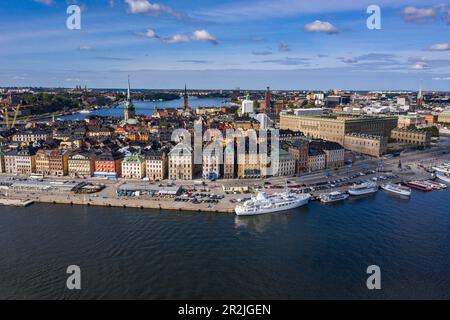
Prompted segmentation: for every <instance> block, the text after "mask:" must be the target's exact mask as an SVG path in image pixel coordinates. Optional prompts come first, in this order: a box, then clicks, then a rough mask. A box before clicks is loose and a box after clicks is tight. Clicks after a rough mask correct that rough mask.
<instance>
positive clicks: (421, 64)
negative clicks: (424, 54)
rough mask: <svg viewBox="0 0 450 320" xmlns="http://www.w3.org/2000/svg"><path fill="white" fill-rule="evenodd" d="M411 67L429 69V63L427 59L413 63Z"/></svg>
mask: <svg viewBox="0 0 450 320" xmlns="http://www.w3.org/2000/svg"><path fill="white" fill-rule="evenodd" d="M410 68H411V69H414V70H423V69H427V68H428V63H426V62H425V61H416V62H415V63H414V64H413V65H411V67H410Z"/></svg>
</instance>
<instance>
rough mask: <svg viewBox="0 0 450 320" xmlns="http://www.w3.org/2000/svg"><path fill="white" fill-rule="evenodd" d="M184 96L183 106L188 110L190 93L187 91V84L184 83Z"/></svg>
mask: <svg viewBox="0 0 450 320" xmlns="http://www.w3.org/2000/svg"><path fill="white" fill-rule="evenodd" d="M183 98H184V103H183V108H184V109H185V110H187V109H189V96H188V93H187V84H184V95H183Z"/></svg>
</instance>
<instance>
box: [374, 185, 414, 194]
mask: <svg viewBox="0 0 450 320" xmlns="http://www.w3.org/2000/svg"><path fill="white" fill-rule="evenodd" d="M381 188H382V189H383V190H385V191H388V192H391V193H395V194H398V195H401V196H406V197H409V196H411V188H408V187H405V186H402V185H401V184H393V183H386V184H382V185H381Z"/></svg>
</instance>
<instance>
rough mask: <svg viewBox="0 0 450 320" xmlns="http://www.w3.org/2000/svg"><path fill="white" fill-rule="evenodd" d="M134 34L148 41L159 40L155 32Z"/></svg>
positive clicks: (148, 31)
mask: <svg viewBox="0 0 450 320" xmlns="http://www.w3.org/2000/svg"><path fill="white" fill-rule="evenodd" d="M136 34H137V35H139V36H142V37H145V38H149V39H154V38H159V36H158V35H157V34H156V32H155V31H154V30H152V29H148V30H147V31H145V32H136Z"/></svg>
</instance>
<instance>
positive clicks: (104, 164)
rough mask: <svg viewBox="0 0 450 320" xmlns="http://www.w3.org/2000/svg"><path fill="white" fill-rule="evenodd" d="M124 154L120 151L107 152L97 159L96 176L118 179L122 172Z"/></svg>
mask: <svg viewBox="0 0 450 320" xmlns="http://www.w3.org/2000/svg"><path fill="white" fill-rule="evenodd" d="M122 160H123V155H122V154H121V153H118V152H105V153H103V154H101V155H99V156H97V158H96V160H95V172H94V176H95V177H102V178H108V179H117V178H118V177H120V176H121V174H122Z"/></svg>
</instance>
